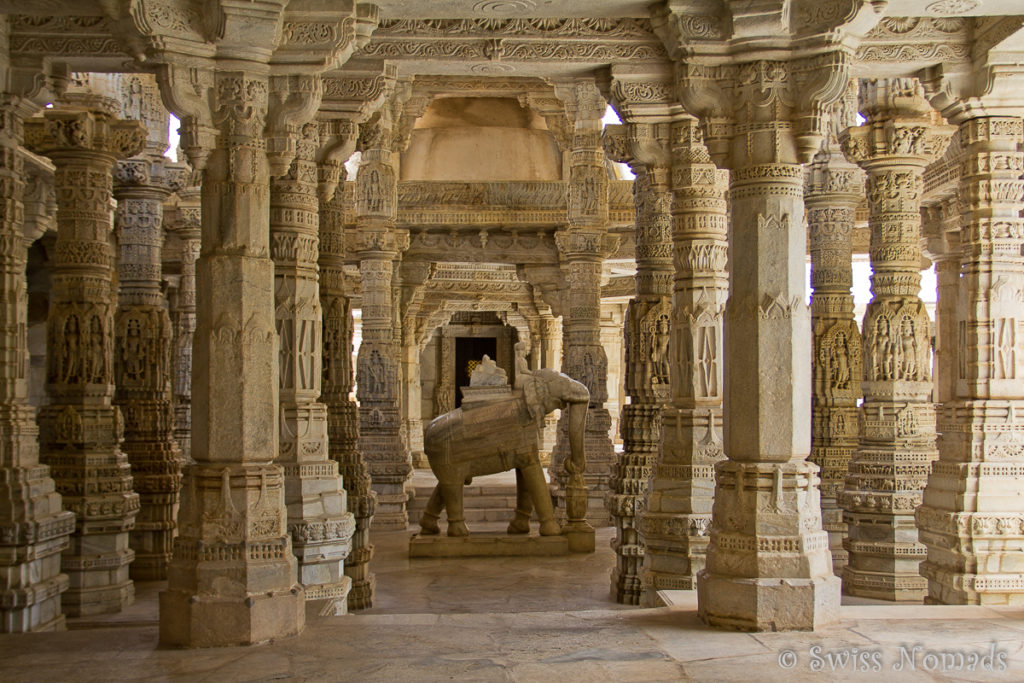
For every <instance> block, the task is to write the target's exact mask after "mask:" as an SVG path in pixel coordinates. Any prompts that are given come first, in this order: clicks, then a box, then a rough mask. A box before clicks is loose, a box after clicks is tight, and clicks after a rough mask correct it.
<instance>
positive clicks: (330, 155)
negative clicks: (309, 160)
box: [316, 119, 359, 202]
mask: <svg viewBox="0 0 1024 683" xmlns="http://www.w3.org/2000/svg"><path fill="white" fill-rule="evenodd" d="M358 138H359V126H358V125H357V124H355V123H353V122H352V121H347V120H345V119H333V120H330V121H321V122H320V148H319V149H318V150H317V154H316V168H317V194H318V196H319V198H320V201H321V202H329V201H331V199H333V198H334V193H335V191H336V190H337V189H338V184H339V183H341V182H343V180H344V178H345V162H346V161H347V160H348V158H349V157H351V156H352V153H353V152H355V150H356V141H357V140H358Z"/></svg>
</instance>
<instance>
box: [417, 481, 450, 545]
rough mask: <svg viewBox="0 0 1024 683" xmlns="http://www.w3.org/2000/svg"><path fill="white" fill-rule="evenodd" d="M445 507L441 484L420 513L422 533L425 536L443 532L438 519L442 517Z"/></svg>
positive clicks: (436, 487) (435, 488)
mask: <svg viewBox="0 0 1024 683" xmlns="http://www.w3.org/2000/svg"><path fill="white" fill-rule="evenodd" d="M443 508H444V499H443V498H442V497H441V485H440V484H438V485H437V486H435V487H434V491H433V492H432V493H431V494H430V499H429V500H427V507H426V509H425V510H423V514H422V515H420V533H421V534H423V535H425V536H434V535H436V534H439V533H441V527H440V525H439V524H438V523H437V520H438V519H440V517H441V510H442V509H443Z"/></svg>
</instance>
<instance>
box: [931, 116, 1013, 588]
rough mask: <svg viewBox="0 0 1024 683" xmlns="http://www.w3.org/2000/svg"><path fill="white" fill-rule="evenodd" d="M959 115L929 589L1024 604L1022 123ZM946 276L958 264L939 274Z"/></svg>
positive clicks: (945, 291)
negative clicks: (950, 310) (952, 341)
mask: <svg viewBox="0 0 1024 683" xmlns="http://www.w3.org/2000/svg"><path fill="white" fill-rule="evenodd" d="M957 118H958V119H961V120H962V121H961V123H960V143H961V145H962V147H963V149H964V155H965V156H964V161H963V165H962V169H963V170H962V174H961V176H960V192H959V196H960V199H961V204H960V207H961V225H962V229H961V232H960V235H961V245H962V248H961V249H960V252H959V253H960V255H961V258H962V269H963V277H962V278H959V283H958V284H959V287H958V288H954V287H953V286H948V287H947V288H946V289H943V291H942V294H943V295H944V296H949V295H950V294H954V293H956V291H957V289H959V294H960V296H959V299H960V301H961V305H960V309H959V311H958V312H959V316H958V318H959V320H958V326H957V337H956V339H957V344H956V354H955V356H952V357H951V358H947V359H944V360H945V362H944V363H943V368H944V369H947V370H948V371H949V372H948V374H949V377H948V380H949V384H948V385H947V386H948V387H949V388H952V389H954V391H955V395H954V396H950V397H949V400H948V401H947V402H946V403H945V404H944V405H943V410H942V413H941V417H940V421H939V432H940V433H941V436H940V437H939V441H938V447H939V460H938V462H936V463H935V464H934V465H933V467H932V470H931V474H930V476H929V477H928V484H927V487H926V488H925V490H924V497H923V503H922V505H921V506H920V507H919V508H917V510H916V515H915V518H916V521H917V524H918V528H919V529H920V532H919V533H920V541H921V542H922V543H923V544H924V545H925V547H926V548H927V558H926V559H925V561H924V562H922V563H921V566H920V571H921V575H922V576H923V577H924V578H925V579H927V582H928V587H927V593H928V594H927V597H926V602H931V603H944V604H966V605H1018V606H1019V605H1024V580H1022V579H1021V574H1022V573H1024V559H1022V557H1024V514H1022V508H1021V505H1020V500H1021V495H1022V492H1024V486H1022V484H1021V481H1022V478H1024V464H1022V462H1021V455H1022V454H1024V425H1022V424H1021V423H1022V422H1024V388H1022V385H1021V379H1022V377H1024V349H1022V346H1021V343H1022V342H1021V334H1020V316H1021V301H1020V298H1019V294H1014V293H1019V292H1020V291H1021V289H1022V287H1024V257H1022V248H1024V241H1022V239H1021V232H1022V228H1024V219H1022V218H1021V197H1022V195H1024V182H1022V181H1021V177H1020V176H1021V168H1022V166H1024V155H1022V153H1021V143H1022V141H1024V125H1022V121H1021V119H1020V118H1019V117H1016V116H1013V117H1011V116H979V117H971V118H968V117H967V115H966V114H960V115H959V116H958V117H957ZM950 260H951V261H952V263H953V264H955V265H959V263H960V260H959V259H950ZM947 270H952V268H951V267H949V268H944V269H943V270H942V271H940V277H942V276H943V275H944V274H945V273H946V271H947ZM947 279H948V276H947V277H945V278H943V281H942V282H940V286H941V285H943V284H946V282H947ZM955 282H956V281H954V283H955ZM944 322H945V321H944ZM943 338H944V339H945V338H946V337H945V336H944V337H943Z"/></svg>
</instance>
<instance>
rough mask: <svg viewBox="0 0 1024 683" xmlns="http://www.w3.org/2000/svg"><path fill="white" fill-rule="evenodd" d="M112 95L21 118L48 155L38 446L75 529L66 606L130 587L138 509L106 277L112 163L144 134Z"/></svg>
mask: <svg viewBox="0 0 1024 683" xmlns="http://www.w3.org/2000/svg"><path fill="white" fill-rule="evenodd" d="M113 111H114V107H113V106H110V107H108V108H107V109H105V110H101V109H94V108H88V107H86V106H58V107H55V108H53V109H48V110H46V112H45V117H44V118H41V119H33V120H30V121H26V123H25V143H26V146H27V147H29V149H31V150H33V151H35V152H37V153H40V154H44V155H46V156H48V157H50V159H51V160H52V161H53V163H54V165H55V166H56V171H55V173H54V184H55V186H56V191H57V243H56V246H55V249H54V253H53V256H52V258H51V264H52V270H51V278H52V289H51V296H50V311H49V315H48V318H47V354H46V364H47V368H46V389H47V393H48V395H49V397H50V403H49V405H47V406H45V407H43V408H42V409H41V410H40V411H39V427H40V451H41V455H42V460H43V462H45V463H47V464H48V465H50V466H51V468H52V473H53V478H54V480H55V481H56V482H57V490H58V491H59V492H60V493H61V495H63V496H64V506H65V507H66V508H68V509H69V510H71V511H72V512H74V513H75V515H76V517H77V519H76V526H75V533H74V535H73V536H72V537H71V545H70V547H69V548H68V549H67V550H65V551H64V557H63V560H62V568H63V570H64V571H65V572H67V574H68V577H69V578H70V581H71V587H70V588H69V589H68V591H67V593H65V594H64V597H63V606H64V612H65V614H67V615H69V616H86V615H92V614H102V613H106V612H117V611H119V610H121V608H123V607H124V606H126V605H128V604H130V603H131V602H132V600H133V598H134V595H135V590H134V586H133V584H132V582H131V579H130V578H129V576H128V565H129V564H130V563H131V561H132V559H134V557H135V553H134V552H133V551H132V550H131V549H130V548H129V541H128V539H129V532H130V531H131V530H132V528H133V526H134V524H135V516H136V514H137V513H138V511H139V496H138V494H136V493H135V492H133V491H132V476H131V473H130V468H129V464H128V459H127V458H126V457H125V454H124V453H123V452H122V450H121V448H120V443H121V439H122V437H123V434H124V423H123V420H122V417H121V412H120V411H119V410H118V409H117V408H116V407H115V406H114V405H113V397H114V372H113V370H114V367H113V366H114V336H115V332H114V308H115V302H114V301H113V296H112V294H113V292H112V290H111V281H112V280H113V276H114V270H113V263H114V255H113V253H112V248H111V227H112V225H113V220H112V218H113V217H112V215H111V210H112V208H113V204H112V201H111V200H112V197H111V190H112V187H111V186H112V177H111V171H112V168H113V165H114V163H115V162H116V161H117V160H118V159H123V158H125V157H129V156H132V155H134V154H137V153H138V152H139V151H141V150H142V145H143V142H144V141H145V139H146V137H145V128H144V127H143V125H142V124H141V123H139V122H136V121H132V122H127V121H120V120H118V119H117V118H115V117H114V115H113Z"/></svg>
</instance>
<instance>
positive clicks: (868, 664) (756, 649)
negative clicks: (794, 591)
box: [0, 529, 1024, 683]
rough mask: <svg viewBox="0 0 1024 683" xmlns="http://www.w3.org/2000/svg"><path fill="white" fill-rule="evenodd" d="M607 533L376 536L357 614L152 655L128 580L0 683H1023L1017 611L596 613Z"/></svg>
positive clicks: (691, 606) (22, 648)
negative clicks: (813, 628) (525, 538)
mask: <svg viewBox="0 0 1024 683" xmlns="http://www.w3.org/2000/svg"><path fill="white" fill-rule="evenodd" d="M612 534H613V532H612V530H611V529H601V530H599V531H598V548H597V552H596V553H595V554H593V555H586V556H571V557H564V558H543V559H536V558H534V559H509V558H495V559H459V560H409V559H408V557H407V556H406V548H407V544H408V538H409V534H408V533H406V532H389V533H378V534H375V535H374V541H375V543H376V546H377V557H376V559H375V561H374V563H373V568H374V571H375V572H376V574H377V581H378V597H377V601H376V604H375V606H374V607H373V608H372V609H370V610H367V611H365V612H362V613H359V614H351V615H347V616H342V617H320V616H318V615H317V614H316V611H315V610H312V609H311V610H310V611H309V612H308V623H307V627H306V630H305V632H304V633H302V634H301V635H300V636H297V637H294V638H287V639H281V640H279V641H276V642H272V643H268V644H266V645H262V646H256V647H244V648H224V649H209V650H165V649H159V648H157V646H156V641H157V608H156V596H157V593H158V591H159V590H160V588H161V585H160V584H159V583H153V584H140V585H139V586H138V591H137V600H136V603H135V604H134V605H133V606H131V607H130V608H129V609H127V610H125V611H124V612H123V613H121V614H118V615H111V616H108V617H102V618H92V619H88V620H83V619H76V620H70V621H69V630H68V631H66V632H63V633H40V634H24V635H5V636H0V681H4V682H5V683H13V682H15V681H48V682H50V681H115V680H117V681H136V680H139V681H141V680H146V681H158V680H181V681H217V682H218V683H222V682H227V681H278V680H283V681H401V682H405V681H441V680H444V681H451V680H456V681H565V682H566V683H569V682H570V681H571V682H573V683H575V682H576V681H683V680H695V681H787V682H791V681H803V680H829V681H831V680H865V681H866V680H887V681H888V680H893V681H903V680H907V681H929V680H940V681H953V680H956V681H960V680H969V681H975V680H977V681H1021V680H1024V609H991V608H978V607H942V606H934V607H933V606H906V605H904V606H892V605H879V604H856V605H854V604H850V605H844V607H843V608H842V617H843V619H842V623H841V624H839V625H838V626H835V627H832V628H828V629H824V630H821V631H819V632H816V633H759V634H745V633H730V632H722V631H716V630H713V629H709V628H706V627H705V626H704V625H703V624H701V622H700V620H699V619H698V618H697V615H696V598H695V596H694V594H693V593H690V592H681V591H680V592H670V593H668V594H667V596H666V597H667V598H668V599H669V601H670V602H671V606H668V607H662V608H657V609H638V608H634V607H624V606H621V605H617V604H615V603H614V602H612V601H611V599H610V597H609V588H608V586H609V572H610V570H611V567H612V565H613V563H614V556H613V554H612V551H611V549H610V548H609V541H610V540H611V537H612ZM969 668H970V669H973V670H969Z"/></svg>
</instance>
